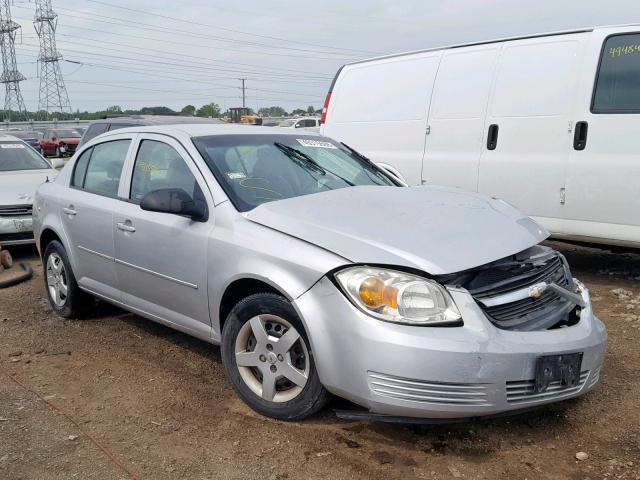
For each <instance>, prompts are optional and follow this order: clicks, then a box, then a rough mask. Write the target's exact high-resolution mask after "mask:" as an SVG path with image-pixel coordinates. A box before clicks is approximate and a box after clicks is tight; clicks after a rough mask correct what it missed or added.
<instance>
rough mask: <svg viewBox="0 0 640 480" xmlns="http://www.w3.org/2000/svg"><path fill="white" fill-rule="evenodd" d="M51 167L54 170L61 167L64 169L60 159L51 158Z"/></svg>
mask: <svg viewBox="0 0 640 480" xmlns="http://www.w3.org/2000/svg"><path fill="white" fill-rule="evenodd" d="M51 166H52V167H53V168H55V169H56V170H57V169H58V168H62V167H64V160H63V159H61V158H52V159H51Z"/></svg>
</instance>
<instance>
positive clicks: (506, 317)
mask: <svg viewBox="0 0 640 480" xmlns="http://www.w3.org/2000/svg"><path fill="white" fill-rule="evenodd" d="M542 283H546V284H547V285H550V284H554V283H555V284H557V285H559V286H561V287H565V288H567V289H570V288H571V287H572V284H573V281H572V279H571V276H570V274H569V272H568V269H567V268H565V264H564V261H563V258H562V257H561V255H560V254H559V253H557V252H555V251H554V250H552V249H550V248H546V247H534V248H533V249H530V251H528V252H527V254H526V255H522V256H521V257H520V258H518V256H517V255H516V256H515V258H510V259H507V260H503V261H499V262H495V263H493V264H490V265H488V266H485V267H481V268H479V269H477V270H476V271H473V272H469V273H467V278H466V281H465V283H464V284H463V286H464V287H465V288H467V290H468V291H469V293H470V294H471V295H472V296H473V298H474V299H475V300H476V302H477V303H478V305H479V306H480V308H482V310H483V311H484V313H485V314H486V316H487V318H488V319H489V320H490V321H491V322H492V323H493V324H494V325H496V326H497V327H499V328H502V329H505V330H518V331H531V330H545V329H549V328H554V327H559V326H562V325H572V324H573V323H575V322H577V321H578V318H579V317H578V316H577V315H576V306H575V305H574V304H573V303H572V302H571V301H569V300H568V299H566V298H565V297H563V296H561V295H559V294H558V293H556V292H554V291H553V290H551V289H549V288H547V289H546V290H544V291H543V292H542V294H540V295H539V296H538V297H531V296H529V293H528V289H529V288H530V287H533V286H535V285H538V284H542ZM523 290H524V295H526V296H524V297H522V295H521V296H520V297H517V298H509V294H513V293H514V292H523ZM516 295H517V294H516ZM496 300H497V301H498V302H500V303H497V304H496Z"/></svg>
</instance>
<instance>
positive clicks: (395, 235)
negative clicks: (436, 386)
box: [245, 186, 549, 275]
mask: <svg viewBox="0 0 640 480" xmlns="http://www.w3.org/2000/svg"><path fill="white" fill-rule="evenodd" d="M245 217H246V218H247V219H248V220H250V221H252V222H255V223H258V224H261V225H264V226H266V227H269V228H272V229H275V230H278V231H280V232H283V233H285V234H287V235H291V236H293V237H296V238H299V239H302V240H305V241H307V242H309V243H312V244H314V245H317V246H319V247H321V248H324V249H326V250H329V251H331V252H333V253H335V254H337V255H340V256H341V257H343V258H346V259H347V260H350V261H351V262H354V263H365V264H383V265H396V266H404V267H410V268H417V269H419V270H422V271H424V272H427V273H430V274H433V275H440V274H446V273H454V272H459V271H462V270H466V269H469V268H473V267H477V266H479V265H483V264H486V263H489V262H492V261H494V260H498V259H501V258H504V257H506V256H509V255H513V254H515V253H518V252H520V251H522V250H525V249H527V248H529V247H531V246H533V245H535V244H537V243H539V242H541V241H542V240H544V239H545V238H546V237H547V236H548V235H549V234H548V232H547V231H546V230H545V229H544V228H543V227H541V226H540V225H538V224H537V223H536V222H534V221H533V220H532V219H531V218H529V217H527V216H526V215H524V214H523V213H521V212H519V211H518V210H516V209H515V208H513V207H511V206H510V205H508V204H507V203H505V202H502V201H500V200H495V199H491V198H489V197H486V196H484V195H480V194H474V193H466V192H462V191H459V190H455V189H448V188H442V187H408V188H398V187H374V186H372V187H368V186H363V187H351V188H343V189H340V190H333V191H329V192H323V193H317V194H313V195H305V196H300V197H294V198H289V199H285V200H278V201H274V202H270V203H265V204H263V205H260V206H259V207H256V208H254V209H253V210H251V211H250V212H248V213H246V214H245ZM301 261H302V262H304V259H301Z"/></svg>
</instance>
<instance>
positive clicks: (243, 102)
mask: <svg viewBox="0 0 640 480" xmlns="http://www.w3.org/2000/svg"><path fill="white" fill-rule="evenodd" d="M238 80H240V81H241V82H242V108H244V107H246V105H245V88H244V82H246V81H247V79H246V78H239V79H238Z"/></svg>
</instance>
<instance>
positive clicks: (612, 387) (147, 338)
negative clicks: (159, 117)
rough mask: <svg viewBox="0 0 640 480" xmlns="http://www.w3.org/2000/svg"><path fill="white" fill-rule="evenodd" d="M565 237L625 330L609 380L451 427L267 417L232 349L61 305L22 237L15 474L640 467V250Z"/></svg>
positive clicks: (612, 470)
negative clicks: (24, 265)
mask: <svg viewBox="0 0 640 480" xmlns="http://www.w3.org/2000/svg"><path fill="white" fill-rule="evenodd" d="M555 246H556V247H558V248H560V249H561V250H562V251H563V252H564V253H565V254H566V255H567V257H568V258H569V261H570V263H571V264H572V267H573V270H574V273H575V274H576V276H578V277H579V278H581V279H582V280H583V281H584V282H585V283H586V284H587V286H588V287H589V288H590V290H591V293H592V296H593V301H594V305H595V310H596V313H597V314H598V315H599V317H600V318H601V319H602V320H603V321H604V322H605V323H606V324H607V327H608V329H609V347H608V355H607V359H606V363H605V368H604V371H603V374H602V375H601V384H600V387H599V388H597V389H596V390H595V391H593V392H592V393H589V394H588V395H586V396H584V397H582V398H580V399H577V400H572V401H568V402H564V403H562V404H556V405H553V406H550V407H545V408H542V409H539V410H536V411H534V412H530V413H528V414H522V415H519V416H517V417H510V418H506V419H501V420H491V421H488V420H485V421H475V422H470V423H462V424H455V425H449V426H444V425H441V426H437V427H433V426H401V425H393V424H381V423H360V422H346V421H341V420H338V419H336V417H335V416H334V415H333V413H332V408H344V407H345V403H344V402H340V401H334V403H333V404H331V405H330V406H329V407H328V408H327V409H325V410H324V411H323V412H322V413H321V414H319V415H317V416H316V417H314V418H312V419H309V420H307V421H304V422H299V423H285V422H280V421H275V420H270V419H267V418H264V417H261V416H259V415H257V414H255V413H254V412H252V411H251V410H249V409H248V408H247V407H245V406H244V404H243V403H242V402H241V401H240V400H239V399H238V398H237V397H236V396H235V395H234V393H233V391H232V389H231V388H230V386H229V384H228V383H227V381H226V378H225V376H224V372H223V368H222V365H221V362H220V352H219V350H218V348H216V347H212V346H210V345H208V344H206V343H204V342H201V341H199V340H196V339H193V338H190V337H188V336H186V335H183V334H181V333H178V332H175V331H172V330H170V329H168V328H165V327H163V326H161V325H157V324H155V323H152V322H149V321H147V320H144V319H142V318H140V317H137V316H135V315H132V314H128V313H126V312H123V311H121V310H118V309H115V308H113V307H110V306H107V305H104V304H97V307H96V309H95V312H94V314H93V315H92V316H91V318H88V319H85V320H80V321H78V320H76V321H69V320H63V319H61V318H58V317H57V316H56V315H54V314H53V313H52V311H51V309H50V307H49V305H48V303H47V301H46V298H45V291H44V287H43V279H42V274H41V264H40V262H39V259H38V257H37V255H36V253H35V250H34V249H33V248H21V249H13V253H14V257H17V258H18V259H21V260H22V261H29V262H31V263H32V264H33V266H34V269H35V271H36V275H35V277H34V279H33V280H31V281H29V282H27V283H24V284H22V285H19V286H15V287H11V288H9V289H5V290H0V478H2V479H5V478H6V479H11V480H14V479H47V480H49V479H67V478H80V479H120V478H122V479H129V478H138V479H142V478H149V479H169V478H189V479H218V478H220V479H223V478H224V479H236V478H237V479H261V480H269V479H294V478H304V479H315V478H329V477H330V478H333V479H342V478H385V479H387V480H390V479H412V478H429V479H431V478H433V479H436V478H439V479H444V478H467V479H474V478H475V479H494V478H505V479H506V478H509V479H512V478H518V479H524V478H529V479H572V480H578V479H587V478H589V479H601V478H624V479H640V408H639V407H638V400H639V399H640V348H639V343H640V342H639V340H640V317H639V315H640V254H634V253H611V252H607V251H603V250H598V249H590V248H583V247H574V246H567V245H563V244H555ZM583 454H584V455H583ZM579 458H580V459H579Z"/></svg>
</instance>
